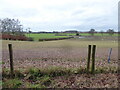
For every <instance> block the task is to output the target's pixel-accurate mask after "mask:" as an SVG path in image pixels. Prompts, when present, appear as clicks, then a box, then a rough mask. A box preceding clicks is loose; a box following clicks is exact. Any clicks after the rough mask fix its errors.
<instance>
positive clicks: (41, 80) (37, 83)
mask: <svg viewBox="0 0 120 90" xmlns="http://www.w3.org/2000/svg"><path fill="white" fill-rule="evenodd" d="M100 73H117V71H116V70H115V69H114V68H111V69H105V68H104V69H103V68H99V69H96V71H95V74H100ZM78 74H81V75H83V74H87V75H89V74H88V73H87V72H86V69H84V68H81V67H80V68H63V67H48V68H42V69H38V68H29V69H28V70H25V71H23V70H22V71H21V70H15V72H14V79H12V78H10V71H9V70H8V69H3V72H2V75H3V83H2V86H3V88H47V87H49V86H50V85H51V84H53V83H54V80H53V79H54V78H55V77H59V76H61V77H62V76H64V77H69V76H70V75H78ZM95 74H94V75H95ZM91 75H92V74H91ZM94 75H93V76H94Z"/></svg>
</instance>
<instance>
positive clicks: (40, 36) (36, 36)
mask: <svg viewBox="0 0 120 90" xmlns="http://www.w3.org/2000/svg"><path fill="white" fill-rule="evenodd" d="M75 35H76V33H40V34H32V33H28V34H25V36H27V37H32V38H33V39H34V40H35V41H38V40H39V39H49V38H64V37H69V36H75ZM80 35H81V36H91V34H89V33H80ZM94 36H103V37H104V36H108V37H114V36H115V37H116V36H118V34H113V35H112V36H110V35H109V34H108V33H103V34H101V33H95V34H94Z"/></svg>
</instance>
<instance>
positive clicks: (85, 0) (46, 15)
mask: <svg viewBox="0 0 120 90" xmlns="http://www.w3.org/2000/svg"><path fill="white" fill-rule="evenodd" d="M118 1H119V0H0V18H2V19H3V18H11V19H13V18H14V19H19V21H21V24H22V25H23V26H24V30H25V29H26V28H28V27H30V28H31V30H32V31H57V30H58V31H65V30H79V31H89V30H90V29H91V28H94V29H95V30H97V31H101V30H104V31H106V30H108V29H109V28H111V29H114V30H116V31H117V30H118Z"/></svg>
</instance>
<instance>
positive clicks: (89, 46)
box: [87, 45, 91, 72]
mask: <svg viewBox="0 0 120 90" xmlns="http://www.w3.org/2000/svg"><path fill="white" fill-rule="evenodd" d="M90 57H91V45H88V60H87V72H89V69H90Z"/></svg>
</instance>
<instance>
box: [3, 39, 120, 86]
mask: <svg viewBox="0 0 120 90" xmlns="http://www.w3.org/2000/svg"><path fill="white" fill-rule="evenodd" d="M108 39H109V40H108ZM2 42H3V43H2V53H3V57H2V61H3V62H4V64H3V65H2V67H3V68H8V67H9V57H8V47H7V44H8V43H12V44H13V51H14V67H15V69H21V68H22V69H28V68H31V67H35V68H39V69H42V68H48V67H53V66H57V67H65V68H86V62H87V50H88V49H87V47H88V45H89V44H91V45H93V44H95V45H97V50H96V62H95V63H96V69H100V70H108V71H109V70H113V71H116V70H117V67H118V64H117V63H118V42H117V40H116V39H113V40H110V38H102V39H99V40H98V39H97V40H96V39H94V40H93V39H92V40H91V39H90V38H88V39H77V38H76V39H70V40H60V41H46V42H26V41H2ZM110 48H112V49H113V51H112V55H111V61H110V63H108V62H107V58H108V52H109V49H110ZM98 78H99V79H98ZM52 80H53V81H54V83H51V84H50V85H49V87H56V88H57V87H66V86H67V87H70V88H75V87H76V88H81V87H98V88H100V87H101V88H103V87H118V81H117V74H116V73H101V74H96V75H95V76H92V75H87V74H81V75H70V76H68V77H67V78H66V77H64V76H62V77H56V78H52ZM47 87H48V86H47Z"/></svg>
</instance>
